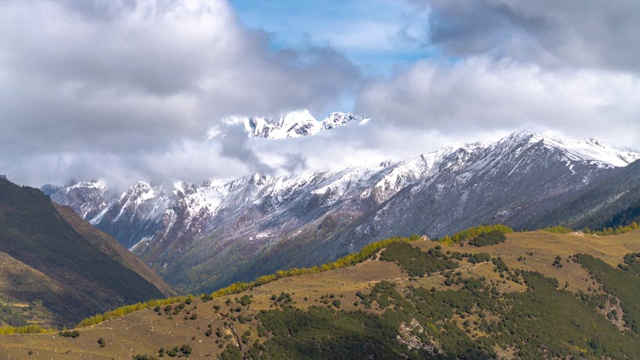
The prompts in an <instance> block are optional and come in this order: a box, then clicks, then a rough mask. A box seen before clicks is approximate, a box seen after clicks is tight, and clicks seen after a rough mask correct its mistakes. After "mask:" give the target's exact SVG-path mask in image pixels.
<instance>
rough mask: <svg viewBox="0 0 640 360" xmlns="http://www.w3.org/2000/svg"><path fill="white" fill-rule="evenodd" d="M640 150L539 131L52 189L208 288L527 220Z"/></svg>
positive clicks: (172, 271) (173, 277) (152, 259)
mask: <svg viewBox="0 0 640 360" xmlns="http://www.w3.org/2000/svg"><path fill="white" fill-rule="evenodd" d="M638 158H640V155H638V154H635V153H631V152H625V151H619V150H616V149H613V148H611V147H610V146H607V145H605V144H602V143H600V142H598V141H596V140H588V141H572V140H566V139H560V138H557V137H553V136H548V135H540V134H534V133H529V132H521V133H515V134H512V135H510V136H508V137H506V138H504V139H501V140H500V141H498V142H495V143H490V144H479V143H477V144H470V145H466V146H464V147H462V148H458V149H452V148H445V149H442V150H440V151H437V152H434V153H429V154H423V155H420V156H418V157H416V158H415V159H412V160H409V161H403V162H388V163H383V164H380V166H378V167H375V168H357V167H354V168H347V169H342V170H339V171H333V172H323V173H317V172H309V173H302V174H299V175H296V176H275V177H274V176H262V175H253V176H248V177H245V178H241V179H237V180H234V181H231V182H223V181H217V180H210V181H204V182H203V183H202V184H189V183H185V182H177V183H175V184H173V185H172V186H168V185H166V184H164V185H162V184H161V185H153V186H152V185H151V184H149V183H145V182H138V183H137V184H135V185H134V186H132V187H131V188H130V189H128V190H127V191H126V192H124V193H122V194H121V195H119V196H114V195H115V194H113V191H112V190H110V189H109V187H108V186H106V185H105V184H104V183H101V182H88V183H79V184H75V185H73V186H69V187H65V188H60V189H56V191H53V192H50V194H51V196H52V199H53V200H54V201H55V202H58V203H60V204H64V205H69V206H71V207H72V208H73V209H74V210H75V211H76V212H78V213H79V214H82V215H83V216H85V218H86V219H87V220H89V221H90V222H91V223H92V224H94V225H95V226H96V227H97V228H98V229H101V230H103V231H105V232H107V233H109V234H111V235H113V236H114V237H115V238H116V239H118V240H119V241H120V242H121V243H123V244H124V245H125V246H127V247H129V248H131V249H132V250H133V251H134V252H135V253H136V254H137V255H139V256H140V257H141V258H142V259H143V260H144V261H145V262H147V263H149V264H151V265H152V267H153V268H154V269H155V270H156V271H158V272H159V273H160V274H161V275H162V276H163V278H165V279H166V280H168V281H169V282H170V283H172V284H180V285H181V286H185V287H186V288H187V289H190V290H195V291H202V290H210V289H213V288H216V287H219V286H222V285H226V284H229V283H231V282H235V281H238V280H247V279H251V278H253V277H255V276H258V275H262V274H265V273H270V272H273V271H275V270H278V269H284V268H290V267H300V266H310V265H315V264H318V263H322V262H326V261H329V260H332V259H335V258H336V257H338V256H341V255H344V254H345V253H348V252H353V251H356V250H358V249H359V248H361V247H362V246H363V245H365V244H367V243H369V242H372V241H375V240H379V239H382V238H386V237H390V236H395V235H409V234H411V233H423V234H427V235H428V236H431V237H438V236H442V235H444V234H447V233H452V232H455V231H458V230H460V229H462V228H465V227H469V226H475V225H478V224H482V223H497V222H500V223H505V224H507V225H510V226H512V227H515V228H524V227H529V226H530V224H531V219H538V218H541V217H543V215H544V214H547V213H548V212H550V211H552V210H553V209H554V208H555V207H557V206H559V205H560V204H562V203H564V202H566V201H568V200H569V199H571V198H572V197H573V196H575V195H576V194H578V193H579V192H580V191H581V190H583V189H584V188H585V187H586V186H588V185H589V184H592V183H594V182H596V181H599V180H601V179H604V178H606V177H608V176H609V175H610V174H612V172H614V171H615V169H616V168H617V167H623V166H626V165H628V164H629V163H631V162H633V161H635V160H636V159H638Z"/></svg>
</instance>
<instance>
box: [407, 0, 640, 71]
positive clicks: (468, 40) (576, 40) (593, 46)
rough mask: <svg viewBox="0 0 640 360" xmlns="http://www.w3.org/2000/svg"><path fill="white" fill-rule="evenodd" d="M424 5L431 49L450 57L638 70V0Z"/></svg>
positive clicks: (639, 48)
mask: <svg viewBox="0 0 640 360" xmlns="http://www.w3.org/2000/svg"><path fill="white" fill-rule="evenodd" d="M418 2H420V3H426V2H425V1H418ZM429 3H430V4H432V16H431V18H430V27H431V44H432V45H433V46H436V47H438V48H440V49H442V50H443V51H445V52H447V53H449V54H451V55H456V56H468V55H478V54H486V53H493V54H495V55H498V56H509V57H511V58H517V59H520V60H524V61H535V62H538V63H542V64H547V65H555V66H562V65H566V66H586V67H594V68H599V67H605V68H610V69H614V70H622V71H634V72H637V71H639V70H640V63H639V62H638V61H637V59H638V57H640V47H638V46H634V45H635V44H636V43H637V41H638V39H639V38H640V27H638V25H637V24H639V23H640V2H638V1H632V0H619V1H512V0H494V1H433V2H429Z"/></svg>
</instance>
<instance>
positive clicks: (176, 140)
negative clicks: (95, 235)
mask: <svg viewBox="0 0 640 360" xmlns="http://www.w3.org/2000/svg"><path fill="white" fill-rule="evenodd" d="M305 3H306V2H305ZM268 4H269V6H267V7H266V8H264V9H263V8H260V7H259V6H257V5H255V6H254V5H252V3H251V2H249V3H246V2H244V1H242V0H237V1H234V0H232V1H231V3H227V2H225V1H222V0H219V1H164V0H140V1H107V2H105V1H80V0H77V1H76V0H68V1H61V2H45V1H36V2H24V1H17V0H16V1H12V0H9V1H3V2H0V43H1V44H3V45H2V46H1V47H0V109H2V112H1V113H0V128H1V131H0V151H2V154H3V156H2V157H1V158H0V173H6V174H7V175H8V176H9V178H10V179H12V180H14V181H16V182H19V183H22V184H28V185H33V186H39V185H41V184H43V183H46V182H52V183H63V182H65V181H66V180H67V179H69V178H76V179H93V178H103V179H107V180H109V181H111V182H114V183H118V184H122V185H123V186H124V185H127V184H130V183H132V182H134V181H136V180H140V179H142V180H148V181H169V180H174V179H182V180H187V181H194V182H199V181H201V180H202V179H206V178H234V177H237V176H242V175H247V174H251V173H254V172H261V173H278V172H289V173H291V172H299V171H303V170H309V169H315V170H324V169H329V168H332V167H336V166H346V165H348V164H370V165H371V164H376V163H379V162H380V161H382V160H386V159H389V158H396V159H408V158H411V157H413V156H417V155H418V154H420V153H422V152H427V151H433V150H436V149H438V148H439V147H442V146H447V145H450V146H456V145H460V144H462V143H464V142H472V141H477V140H493V139H496V138H498V137H500V136H503V135H505V134H507V133H509V132H512V131H517V130H524V129H528V130H533V131H553V132H557V133H561V134H562V135H565V136H569V137H573V138H583V137H598V138H600V139H601V140H604V141H605V142H608V143H610V144H612V145H614V146H618V147H626V148H635V149H636V150H640V149H639V148H638V145H637V144H638V143H639V141H640V125H639V124H640V65H638V64H640V63H638V61H637V59H638V58H640V47H638V46H635V43H636V42H637V39H638V38H640V28H639V27H638V26H637V25H636V24H638V23H640V5H639V4H637V2H632V1H616V2H606V3H604V2H586V3H584V4H582V3H581V5H580V6H576V4H575V2H571V1H559V2H554V3H553V4H550V3H547V2H529V1H515V0H491V1H438V0H434V1H428V0H407V1H404V2H384V1H383V2H381V3H380V5H381V9H382V10H381V11H374V10H371V9H372V8H371V7H369V6H368V4H367V2H363V1H354V2H349V4H343V2H329V3H327V2H324V3H323V8H322V9H323V11H320V12H316V13H317V14H319V15H315V16H318V17H314V18H310V17H309V16H312V15H311V14H314V11H304V8H300V9H298V8H295V7H296V6H297V7H300V4H297V5H295V6H293V5H291V2H287V1H276V0H274V1H273V2H271V1H270V2H269V3H268ZM273 4H275V5H273ZM307 4H308V5H307V7H308V8H309V9H311V8H313V6H316V5H318V2H317V1H315V0H309V2H308V3H307ZM392 4H397V5H392ZM261 6H262V5H261ZM264 6H266V5H264ZM294 8H295V9H294ZM252 9H253V10H252ZM256 9H257V10H256ZM276 10H278V11H276ZM346 10H348V11H346ZM292 12H297V13H296V14H297V16H296V17H295V18H292V16H291V15H292ZM247 14H249V15H250V16H249V15H247ZM247 17H249V18H251V19H252V21H242V19H245V18H247ZM260 24H265V25H264V26H260ZM269 24H275V25H273V26H272V27H270V26H271V25H269ZM291 24H295V26H291ZM292 39H295V41H294V40H292ZM372 69H375V71H372ZM302 108H306V109H309V110H310V111H311V112H312V114H314V115H315V116H316V117H317V118H322V117H324V116H326V115H327V114H328V113H329V112H330V111H338V110H342V111H350V110H353V111H354V112H355V113H357V114H359V115H363V116H368V117H371V119H372V120H371V121H370V122H369V123H368V124H367V125H366V126H348V127H346V128H342V129H339V130H333V131H328V132H325V133H322V134H319V135H316V136H313V137H309V138H302V139H287V140H274V141H267V140H263V139H250V138H247V137H246V136H245V134H244V133H243V132H242V130H241V129H240V128H239V127H233V126H224V123H222V122H221V120H222V119H224V118H225V117H227V116H231V115H246V116H277V115H279V114H281V113H283V112H286V111H290V110H295V109H302ZM216 124H217V125H219V126H221V127H220V128H221V129H223V134H221V135H220V136H216V137H214V138H213V139H210V138H207V129H209V128H211V126H212V125H216Z"/></svg>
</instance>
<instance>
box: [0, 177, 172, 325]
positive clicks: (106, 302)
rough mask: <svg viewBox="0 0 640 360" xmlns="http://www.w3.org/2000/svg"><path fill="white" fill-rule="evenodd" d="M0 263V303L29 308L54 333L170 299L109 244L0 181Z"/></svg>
mask: <svg viewBox="0 0 640 360" xmlns="http://www.w3.org/2000/svg"><path fill="white" fill-rule="evenodd" d="M0 257H2V258H3V260H2V269H3V270H2V271H1V272H0V289H1V291H0V293H1V298H0V302H2V303H5V304H9V305H11V304H15V305H16V306H26V305H21V304H29V310H31V309H32V308H33V307H36V308H37V309H35V310H42V311H43V312H45V313H49V314H50V315H51V317H50V318H47V319H45V321H46V322H49V323H51V324H54V325H57V326H62V325H69V324H74V323H76V322H77V321H79V320H80V319H82V318H84V317H86V316H88V315H91V314H95V313H98V312H103V311H105V310H106V309H110V308H113V307H116V306H121V305H123V304H130V303H135V302H138V301H143V300H148V299H152V298H159V297H165V296H169V295H171V294H172V292H171V290H170V288H169V287H168V286H167V285H166V284H165V283H164V282H163V281H162V280H161V279H160V278H159V277H158V276H157V275H155V274H154V273H153V272H152V271H151V270H150V269H149V268H148V267H147V266H146V265H144V263H142V262H141V261H140V260H139V259H137V258H136V257H135V256H133V254H131V253H129V252H128V251H127V249H126V248H124V247H123V246H122V245H120V244H119V243H118V242H117V241H116V240H115V239H113V238H110V237H109V236H108V235H106V234H104V233H102V232H99V231H97V230H95V229H94V228H93V227H92V226H91V225H90V224H88V223H87V222H86V221H84V220H83V219H82V218H80V217H79V216H78V215H77V214H76V213H75V212H74V211H73V210H71V209H70V208H64V207H61V206H59V205H56V204H53V203H52V202H51V200H50V199H49V197H47V196H45V195H43V194H42V193H41V192H40V191H38V190H37V189H33V188H28V187H19V186H17V185H14V184H13V183H11V182H9V181H8V180H6V179H0ZM40 307H42V309H39V308H40ZM25 311H26V310H25ZM40 320H42V319H40ZM14 325H15V324H14Z"/></svg>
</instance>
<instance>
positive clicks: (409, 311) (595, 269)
mask: <svg viewBox="0 0 640 360" xmlns="http://www.w3.org/2000/svg"><path fill="white" fill-rule="evenodd" d="M469 241H470V240H463V241H462V242H461V243H456V244H451V245H446V244H439V243H436V242H431V241H427V240H418V241H414V242H411V243H401V242H400V243H399V242H395V243H391V244H389V245H388V247H387V248H386V249H383V250H382V251H381V253H379V254H378V255H377V256H374V258H373V259H369V260H365V261H364V262H360V263H357V264H355V265H352V266H348V267H345V268H340V269H334V270H329V271H325V272H317V273H308V274H304V275H299V276H293V277H284V278H281V279H279V280H277V281H273V282H269V283H266V284H264V285H261V286H256V287H251V288H250V289H249V290H246V291H244V292H242V293H239V294H233V295H228V296H222V297H216V298H213V299H211V300H210V298H209V297H208V296H207V297H204V298H195V299H193V300H192V299H188V298H183V299H180V300H181V301H178V302H176V303H173V304H171V305H165V304H163V305H161V306H157V307H155V308H149V309H145V310H140V311H136V312H133V313H131V314H129V315H125V316H121V317H118V318H115V319H112V320H108V321H105V322H103V323H100V324H98V325H95V326H90V327H83V328H79V329H77V331H78V332H79V336H78V337H75V338H73V337H65V336H59V335H56V334H21V335H4V336H1V337H0V355H1V356H0V357H2V358H7V359H23V358H28V357H27V356H28V354H29V352H31V354H32V356H34V358H51V357H54V358H56V356H59V354H64V358H65V359H111V358H113V359H131V358H133V357H134V356H136V355H139V356H140V357H139V358H144V357H143V355H147V357H146V358H148V359H151V358H153V357H158V358H159V357H160V355H161V354H162V355H164V358H170V357H171V355H176V356H182V357H187V355H188V356H189V357H191V358H196V359H201V358H223V359H240V358H242V356H244V357H247V358H253V359H259V358H264V359H283V358H307V359H326V358H354V356H355V355H354V354H357V357H362V358H364V357H367V356H369V357H371V358H379V359H396V358H412V359H419V358H425V359H430V358H436V359H438V358H442V359H446V358H474V359H476V358H504V359H511V358H522V359H537V358H540V359H546V358H559V357H565V356H573V358H581V357H583V358H594V359H595V358H602V357H605V358H612V359H624V358H633V357H634V356H635V355H636V354H638V353H640V337H639V334H638V327H637V324H638V322H639V321H640V308H638V306H637V297H638V296H640V283H638V282H637V281H636V280H637V277H638V276H640V265H639V264H640V263H639V262H638V259H639V258H638V256H637V255H636V254H637V253H638V252H640V231H633V232H629V233H625V234H622V235H617V236H606V237H599V236H595V235H582V234H555V233H549V232H542V231H538V232H526V233H509V234H506V240H505V241H504V242H499V241H498V242H497V243H496V244H493V245H485V244H484V243H482V244H483V246H472V245H470V244H469ZM63 335H64V334H63ZM99 339H102V343H103V344H104V346H103V347H102V346H101V344H100V343H99V341H98V340H99Z"/></svg>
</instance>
